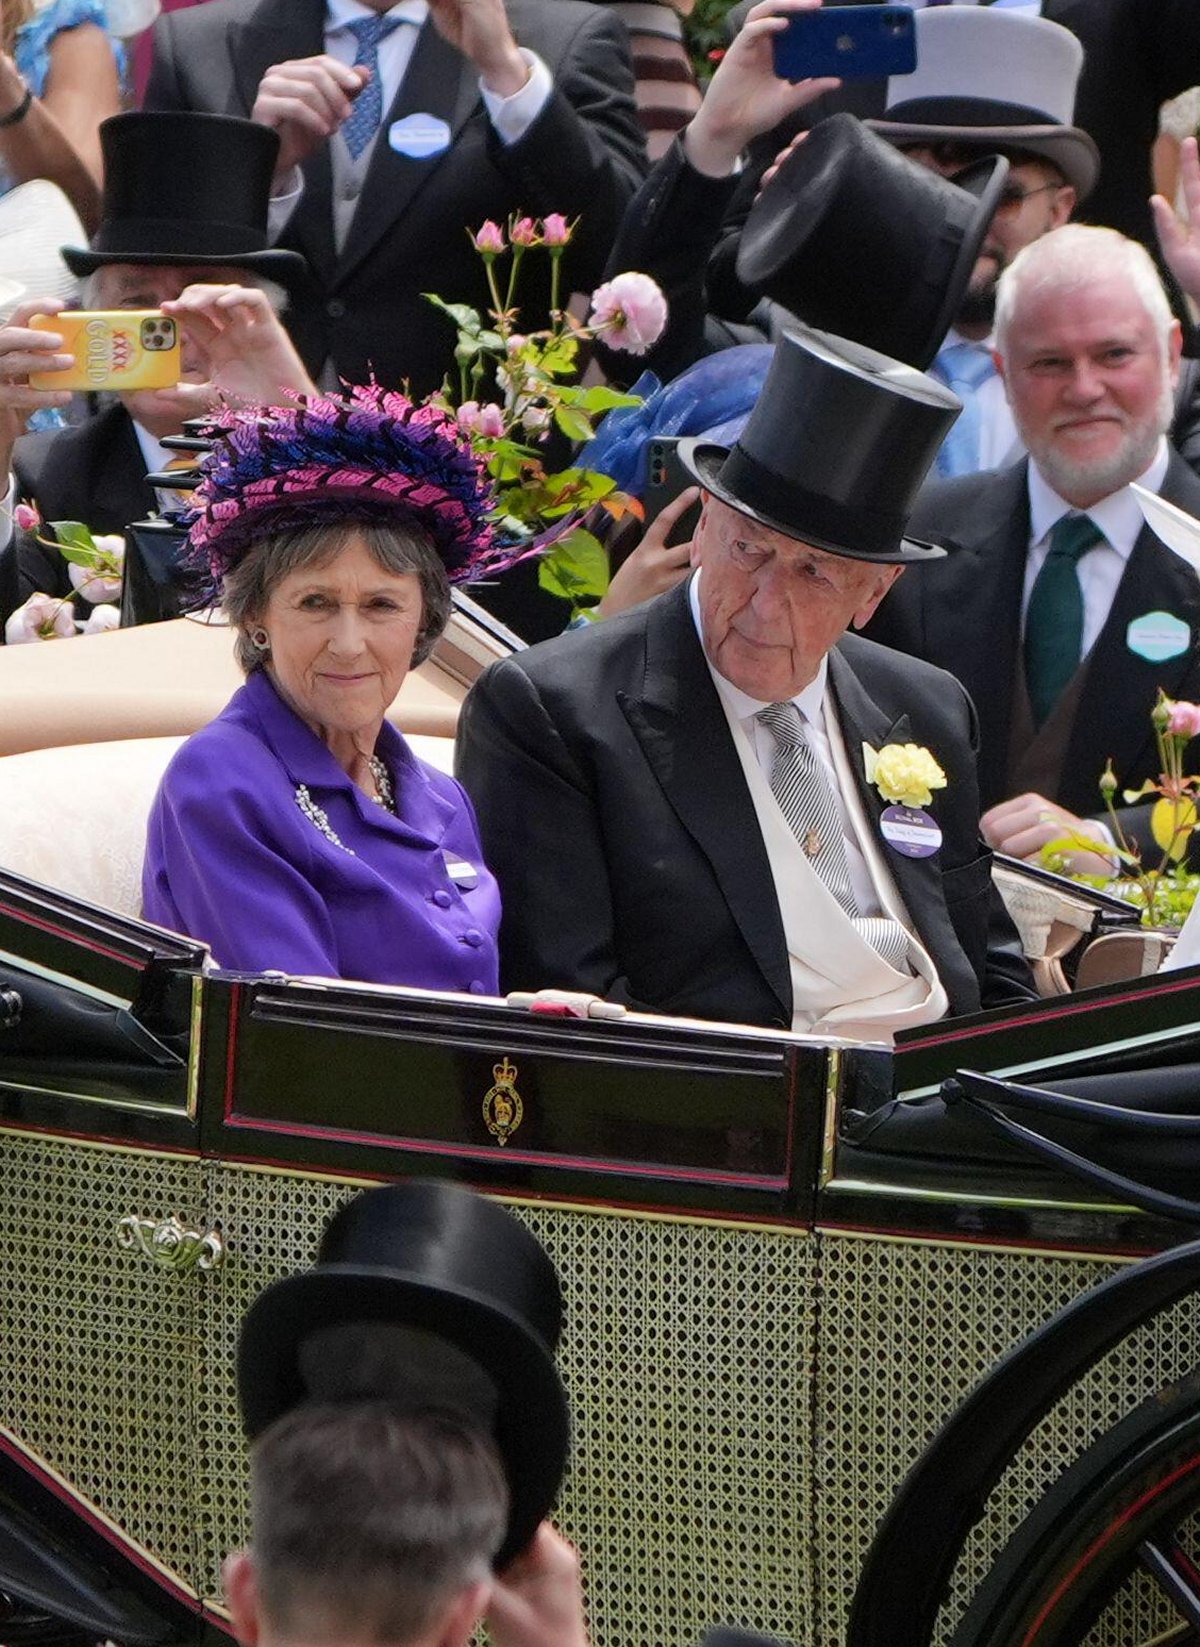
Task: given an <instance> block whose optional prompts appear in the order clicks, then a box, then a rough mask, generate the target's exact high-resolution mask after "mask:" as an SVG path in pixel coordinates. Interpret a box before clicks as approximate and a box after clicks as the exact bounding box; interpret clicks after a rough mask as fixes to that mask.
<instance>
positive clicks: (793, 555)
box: [692, 494, 903, 703]
mask: <svg viewBox="0 0 1200 1647" xmlns="http://www.w3.org/2000/svg"><path fill="white" fill-rule="evenodd" d="M692 556H693V562H694V564H696V565H698V566H699V567H700V568H701V578H700V625H701V629H702V631H703V635H704V650H705V652H706V653H707V654H708V657H709V660H710V662H711V663H712V664H713V666H714V668H716V669H717V670H719V671H720V673H721V674H722V675H724V677H725V679H726V680H728V681H732V682H733V684H734V686H737V687H740V688H741V690H742V691H743V692H746V693H748V694H749V695H750V697H752V698H757V699H758V700H759V701H760V702H763V703H783V702H785V701H786V700H787V699H789V698H793V697H795V695H796V693H797V692H800V691H802V690H803V688H804V687H806V686H807V685H808V684H809V682H810V681H811V680H812V679H813V678H814V677H815V675H816V673H817V670H818V669H819V668H820V665H821V660H822V658H823V657H824V656H825V654H826V653H827V652H828V651H829V649H830V647H831V646H834V645H836V643H837V642H838V641H839V640H840V639H841V638H842V636H843V635H844V634H845V632H846V630H847V629H848V628H849V627H850V625H851V624H854V625H855V626H856V627H858V626H861V625H862V624H864V623H866V622H867V620H868V619H869V618H870V616H871V614H872V613H873V612H874V610H875V608H876V607H877V606H878V605H879V602H880V601H881V600H882V599H883V597H884V595H885V594H886V593H887V591H888V590H889V589H890V588H891V586H892V584H893V583H894V582H895V580H896V578H897V577H899V575H900V573H901V571H902V570H903V568H902V567H900V566H882V565H879V564H877V563H872V562H869V561H861V560H850V559H849V558H847V557H846V556H843V555H830V554H827V553H826V552H825V551H824V550H823V549H814V548H811V547H810V546H809V545H808V544H806V543H800V542H799V541H797V539H795V538H790V537H787V536H785V534H784V533H782V532H776V531H774V530H773V529H772V528H771V527H769V526H762V525H760V524H759V522H758V521H756V520H752V519H751V518H750V517H749V516H748V515H743V514H740V513H739V512H738V511H737V510H736V509H731V508H730V507H729V505H728V504H725V503H722V502H721V501H720V500H719V499H718V498H715V497H711V496H708V495H707V494H706V496H705V500H704V511H703V513H702V515H701V517H700V524H699V526H698V527H697V529H696V537H695V543H694V547H693V551H692Z"/></svg>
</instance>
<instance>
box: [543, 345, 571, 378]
mask: <svg viewBox="0 0 1200 1647" xmlns="http://www.w3.org/2000/svg"><path fill="white" fill-rule="evenodd" d="M578 354H579V344H578V343H577V342H576V341H575V339H574V338H573V337H567V336H563V337H558V338H555V339H554V341H553V342H552V343H547V345H546V347H545V348H544V349H543V350H542V351H541V353H540V354H539V356H538V364H539V366H540V367H541V369H542V371H543V372H545V373H546V374H547V376H549V377H562V376H563V375H564V374H565V373H567V372H573V371H574V370H575V363H576V357H577V356H578Z"/></svg>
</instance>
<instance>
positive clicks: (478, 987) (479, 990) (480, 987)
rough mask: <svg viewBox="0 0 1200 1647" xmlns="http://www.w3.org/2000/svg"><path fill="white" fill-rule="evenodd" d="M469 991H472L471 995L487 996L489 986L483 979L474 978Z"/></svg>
mask: <svg viewBox="0 0 1200 1647" xmlns="http://www.w3.org/2000/svg"><path fill="white" fill-rule="evenodd" d="M467 989H468V990H469V991H470V993H471V994H472V995H486V994H487V985H486V984H485V983H484V982H483V980H482V979H481V978H472V979H471V982H470V983H469V984H468V985H467Z"/></svg>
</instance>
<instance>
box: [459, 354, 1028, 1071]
mask: <svg viewBox="0 0 1200 1647" xmlns="http://www.w3.org/2000/svg"><path fill="white" fill-rule="evenodd" d="M957 409H958V403H957V401H956V400H955V398H954V396H953V395H952V394H950V392H949V391H948V390H946V389H945V388H944V387H942V386H941V385H939V384H937V383H935V382H934V381H933V380H932V379H931V378H928V377H926V376H924V375H923V374H921V373H919V372H916V371H914V370H912V369H910V368H907V367H904V366H901V365H899V364H898V363H897V362H895V361H892V360H889V359H887V358H886V357H884V356H881V355H877V354H874V353H872V352H871V351H868V350H864V349H862V348H860V347H858V346H856V345H853V344H848V343H845V342H844V341H842V340H840V339H836V338H831V337H828V336H824V335H822V334H819V333H804V334H802V333H797V334H785V336H784V337H783V339H782V340H781V342H780V344H779V347H778V349H777V351H776V356H775V360H774V363H773V365H772V368H771V372H770V374H769V376H768V379H767V382H766V384H765V386H764V388H763V392H762V394H761V396H760V398H759V401H758V404H757V406H756V407H755V410H754V412H753V413H752V414H751V417H750V420H749V422H748V424H747V426H746V429H745V431H744V433H743V435H742V437H741V439H740V440H739V442H738V443H737V444H736V445H735V446H734V447H733V449H732V450H730V451H728V452H727V451H726V450H725V449H723V448H720V447H715V446H713V445H711V444H705V443H703V442H692V443H688V444H687V445H685V447H684V452H685V461H687V462H688V463H689V465H690V467H691V469H692V471H693V473H694V474H695V475H696V477H697V479H698V480H699V481H700V482H701V485H702V486H703V487H704V489H705V501H704V509H703V513H702V517H701V522H700V525H699V528H698V530H697V534H696V539H695V544H694V551H693V562H694V565H695V568H696V570H695V572H694V574H693V576H692V578H691V580H690V582H689V583H688V584H686V585H683V586H680V587H679V588H677V589H674V590H672V591H670V592H669V593H668V594H665V595H661V596H659V597H658V598H657V599H656V600H653V601H651V602H650V603H649V604H648V605H646V606H642V607H639V608H637V609H635V610H634V611H632V612H629V613H626V614H623V615H622V616H619V617H617V618H614V619H612V620H610V621H608V622H606V623H603V624H600V625H597V626H595V627H594V628H593V629H591V630H590V631H588V632H585V633H583V634H582V635H571V636H566V637H562V638H561V639H559V640H554V641H549V642H546V643H545V644H544V645H541V646H537V647H534V648H532V649H531V650H529V651H527V652H524V653H521V654H519V655H518V656H516V657H514V658H512V659H510V660H506V661H504V662H502V663H499V664H496V665H493V666H492V668H490V669H489V670H488V671H487V672H486V673H485V674H484V675H483V676H482V677H481V679H480V680H479V681H478V682H477V683H476V685H475V687H474V688H473V690H472V692H471V693H470V694H469V696H468V699H467V702H466V704H465V706H464V710H463V714H462V719H461V722H460V734H459V737H460V742H459V769H460V773H461V776H462V779H463V781H464V783H465V784H466V786H467V789H468V791H469V792H470V794H471V797H472V799H473V800H474V802H475V805H476V808H477V811H478V814H479V821H480V828H481V831H482V835H483V841H484V850H485V853H486V856H487V859H488V862H489V864H490V865H491V866H492V868H493V869H494V871H495V873H496V875H497V877H498V879H499V881H500V884H501V888H502V892H503V897H504V910H505V914H504V919H503V923H502V926H501V934H500V948H501V976H502V978H503V979H504V980H505V982H506V984H507V985H508V987H538V986H541V985H562V986H567V987H573V988H578V989H585V990H592V991H595V992H596V993H597V994H600V995H605V996H608V997H611V998H614V999H616V1000H619V1001H623V1002H626V1003H628V1004H631V1005H634V1006H637V1007H641V1008H643V1009H648V1010H653V1011H658V1012H666V1013H671V1014H678V1015H681V1016H685V1017H698V1018H715V1019H724V1020H732V1021H736V1022H741V1023H752V1024H764V1025H771V1026H776V1027H781V1028H794V1029H797V1030H812V1031H814V1032H817V1033H822V1034H834V1035H847V1036H851V1037H860V1038H863V1039H866V1040H886V1039H887V1038H888V1037H889V1036H890V1035H891V1034H892V1033H893V1032H894V1031H896V1030H898V1029H901V1028H904V1027H908V1026H911V1025H916V1024H922V1023H928V1022H930V1021H932V1020H934V1019H937V1018H940V1017H942V1016H943V1015H945V1014H946V1013H948V1012H949V1013H964V1012H973V1011H977V1010H978V1009H979V1008H980V1007H981V1006H985V1007H990V1006H997V1005H1000V1004H1003V1003H1007V1002H1012V1001H1019V1000H1023V999H1026V998H1028V997H1029V995H1030V994H1031V993H1032V991H1031V988H1030V984H1029V980H1028V975H1027V973H1026V969H1025V965H1024V962H1023V960H1022V958H1021V956H1020V953H1019V950H1018V947H1017V944H1016V940H1015V935H1014V934H1013V932H1012V929H1011V927H1010V926H1009V923H1008V921H1007V919H1006V917H1005V916H1004V914H1003V911H1002V909H1001V908H1000V906H999V903H998V901H997V899H996V896H995V894H994V893H993V891H992V887H991V857H990V854H989V853H988V851H987V850H986V849H985V848H984V846H983V845H982V843H981V841H980V839H979V833H978V790H977V784H976V777H975V754H974V742H975V729H974V713H973V711H972V708H971V706H970V703H969V702H968V700H967V697H966V694H965V693H964V692H963V691H962V689H961V687H959V685H958V683H957V682H956V681H954V680H953V679H952V678H951V677H949V676H947V675H944V674H942V673H941V672H940V671H937V670H932V669H930V668H928V667H927V666H924V665H920V664H917V663H915V662H914V661H913V660H911V659H907V658H902V657H900V656H898V655H897V654H895V653H892V652H890V651H888V650H886V649H884V648H881V647H877V646H874V645H872V644H871V643H869V642H866V641H863V640H861V639H859V638H857V637H855V636H851V635H848V634H847V633H846V631H847V629H848V628H849V627H850V626H851V625H856V624H862V623H865V622H866V621H867V619H868V618H869V617H870V616H871V614H872V612H873V611H874V610H875V608H876V606H877V605H878V604H879V602H880V601H881V600H882V599H883V597H884V595H885V594H886V593H887V591H888V589H889V588H890V587H891V585H892V583H893V582H894V581H895V579H896V578H897V577H898V576H899V575H900V573H901V571H902V570H903V569H904V568H905V566H906V565H907V564H908V563H912V562H920V561H925V560H929V559H936V558H937V556H938V553H939V552H938V551H937V550H936V549H933V548H931V547H930V546H929V545H926V544H922V543H919V542H916V541H914V540H913V539H911V538H909V537H907V536H906V535H905V524H906V520H907V515H908V510H909V507H910V505H911V500H912V494H913V492H914V491H915V489H916V487H917V485H918V484H919V482H920V480H921V478H922V477H923V475H924V473H925V471H926V468H927V466H928V464H929V462H930V460H931V458H932V456H933V453H934V452H935V451H936V449H937V446H938V445H939V444H940V441H941V439H942V436H943V435H944V433H945V431H946V429H947V427H948V425H949V424H950V423H951V422H952V420H953V417H954V415H955V413H956V411H957ZM781 431H787V436H786V438H781ZM921 571H922V568H921V567H920V566H914V567H913V568H912V573H911V575H913V576H915V577H919V576H920V575H921ZM943 778H944V783H943Z"/></svg>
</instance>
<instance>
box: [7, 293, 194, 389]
mask: <svg viewBox="0 0 1200 1647" xmlns="http://www.w3.org/2000/svg"><path fill="white" fill-rule="evenodd" d="M29 324H30V326H31V327H32V328H33V330H34V331H38V332H57V333H58V334H59V335H60V336H61V338H62V340H63V341H62V348H61V350H60V351H59V353H60V354H66V355H74V357H75V364H74V366H72V367H69V368H68V370H67V371H65V372H30V374H29V382H30V385H31V387H33V388H34V389H118V390H121V389H172V388H174V386H175V385H176V384H177V383H178V382H179V377H180V371H181V367H180V352H179V327H178V326H177V325H176V323H175V322H174V320H172V319H171V317H170V316H169V315H164V314H163V313H162V312H161V310H159V309H64V310H63V311H62V312H61V314H56V315H34V317H33V319H32V320H31V321H30V322H29Z"/></svg>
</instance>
